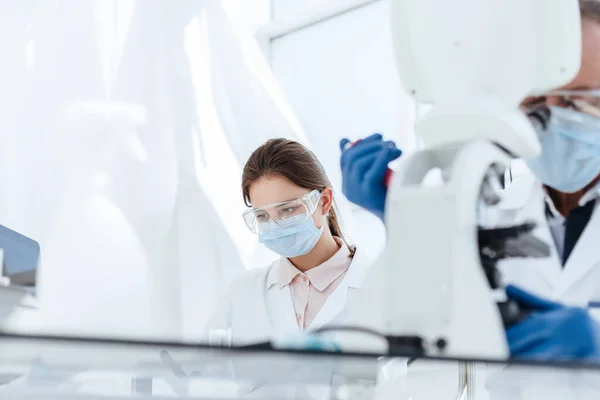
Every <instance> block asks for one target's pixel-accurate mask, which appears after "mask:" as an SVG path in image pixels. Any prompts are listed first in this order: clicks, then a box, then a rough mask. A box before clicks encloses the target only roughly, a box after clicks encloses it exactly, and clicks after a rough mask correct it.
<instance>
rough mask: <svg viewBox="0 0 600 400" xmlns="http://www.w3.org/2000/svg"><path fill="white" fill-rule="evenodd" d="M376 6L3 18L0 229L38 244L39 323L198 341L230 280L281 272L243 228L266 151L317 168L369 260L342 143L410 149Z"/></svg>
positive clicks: (92, 10)
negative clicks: (295, 156) (246, 170)
mask: <svg viewBox="0 0 600 400" xmlns="http://www.w3.org/2000/svg"><path fill="white" fill-rule="evenodd" d="M387 3H388V2H387V1H341V2H340V1H299V0H291V1H290V0H276V1H266V0H264V1H263V0H251V1H246V0H243V1H235V0H224V1H204V2H203V1H187V0H182V1H175V2H165V1H129V0H118V1H110V0H109V1H107V0H99V1H87V0H86V1H80V0H77V1H56V2H30V3H21V2H14V1H7V2H3V3H2V5H1V6H2V8H3V9H2V12H1V13H0V15H1V17H0V18H2V24H1V28H0V29H1V35H2V37H3V40H2V41H1V46H2V52H1V54H3V57H2V58H3V62H2V66H1V69H2V73H1V74H0V76H1V77H2V78H1V79H2V88H3V89H2V91H1V95H0V96H1V98H2V109H3V110H4V111H3V112H2V115H3V117H2V119H1V120H2V122H1V123H2V129H1V132H2V135H1V140H2V145H1V146H0V148H1V149H2V150H1V151H2V157H0V158H1V161H0V162H1V163H2V165H3V167H2V168H1V171H2V172H1V173H2V176H3V181H4V182H6V185H7V186H9V187H11V188H12V189H11V190H10V191H9V192H7V193H6V194H5V195H4V196H3V201H2V205H1V206H0V220H1V221H2V222H1V224H2V225H3V226H5V227H7V228H9V229H11V230H14V231H16V232H18V233H20V234H22V235H24V236H26V237H28V238H31V239H33V240H35V241H37V242H38V243H39V246H40V249H41V252H40V262H39V270H38V273H37V281H36V297H37V300H38V301H40V302H41V303H42V304H44V308H45V309H46V308H47V309H48V310H49V312H51V314H52V316H51V317H49V319H50V321H49V323H50V324H52V325H55V326H56V327H57V329H63V328H64V329H71V328H72V329H75V330H76V332H80V333H88V334H94V335H100V336H103V335H133V336H138V335H145V334H152V335H154V334H158V335H159V337H160V336H163V335H164V336H165V337H171V338H178V339H187V340H193V339H194V338H197V337H199V335H200V334H201V332H202V330H203V327H204V325H205V323H206V321H207V319H208V318H209V316H210V314H211V313H212V312H213V310H214V308H215V307H216V304H217V302H218V300H219V298H220V296H221V295H223V294H224V292H225V289H226V288H227V286H228V285H229V283H230V282H231V280H232V279H233V277H234V276H235V275H236V274H239V273H240V272H243V271H244V270H247V269H252V268H256V267H261V266H264V265H265V264H267V263H268V262H269V261H272V260H273V259H274V258H275V257H276V255H274V254H273V253H270V252H269V251H268V250H266V249H265V248H264V247H263V246H262V245H261V244H260V243H258V241H257V240H256V237H255V235H253V234H252V233H251V232H250V231H249V230H248V229H247V227H246V226H245V225H244V222H243V220H242V218H241V214H242V212H243V211H244V209H245V208H246V207H245V205H244V203H243V201H242V197H241V190H240V184H241V171H242V170H241V168H242V167H243V165H244V163H245V162H246V160H247V159H248V157H249V155H250V154H251V153H252V151H253V150H254V149H256V148H257V147H258V146H259V145H260V144H262V143H263V142H264V141H266V140H267V139H269V138H278V137H285V138H289V139H293V140H296V141H298V142H300V143H302V144H304V145H306V146H308V147H310V148H311V149H312V150H313V151H314V152H315V154H316V155H317V157H318V158H319V160H321V162H322V163H323V165H324V167H325V169H326V171H327V174H328V176H329V177H330V179H331V182H332V184H333V188H334V190H335V195H336V201H337V204H338V206H339V208H340V210H342V211H341V214H342V221H343V222H342V223H343V224H344V226H345V230H346V232H348V235H349V236H350V237H351V238H352V240H353V241H355V242H356V244H357V245H359V246H360V245H362V246H364V248H365V249H368V250H367V251H368V252H369V253H370V255H371V256H372V257H375V256H376V255H377V254H378V252H379V251H381V248H382V247H383V243H384V232H385V231H384V228H383V225H382V224H381V222H380V221H379V220H378V219H377V218H375V217H373V216H371V215H370V214H369V213H367V212H366V211H363V210H362V209H360V208H359V207H356V206H352V205H351V204H350V203H349V202H347V201H346V200H345V199H344V196H343V194H342V192H341V177H340V169H339V146H338V142H339V140H340V139H341V138H342V137H353V138H357V139H358V138H359V137H362V136H365V135H366V134H370V133H375V132H380V133H382V134H385V135H386V137H389V138H393V139H395V140H397V141H398V143H400V144H401V146H402V148H403V149H406V150H405V151H409V150H410V149H412V148H414V147H415V138H414V135H413V132H412V124H413V121H414V118H415V117H416V110H417V105H416V104H415V103H414V102H413V101H412V100H411V98H410V97H409V96H407V95H405V94H404V93H403V92H402V91H401V90H400V89H399V86H398V77H397V73H396V72H395V66H394V60H393V53H392V49H391V47H390V44H389V43H390V38H389V36H390V33H389V23H388V19H389V18H388V8H389V4H387ZM363 243H364V244H363ZM90 308H93V309H94V312H93V313H90ZM51 310H53V311H51ZM151 332H152V333H151Z"/></svg>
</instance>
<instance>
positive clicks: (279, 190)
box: [249, 176, 311, 208]
mask: <svg viewBox="0 0 600 400" xmlns="http://www.w3.org/2000/svg"><path fill="white" fill-rule="evenodd" d="M310 192H311V190H310V189H306V188H302V187H300V186H298V185H296V184H294V183H293V182H290V181H289V180H288V179H286V178H285V177H283V176H269V177H262V178H260V179H258V180H257V181H256V182H254V183H252V185H250V189H249V197H250V203H251V204H252V207H255V208H258V207H263V206H266V205H269V204H275V203H279V202H282V201H288V200H295V199H297V198H300V197H302V196H304V195H305V194H307V193H310Z"/></svg>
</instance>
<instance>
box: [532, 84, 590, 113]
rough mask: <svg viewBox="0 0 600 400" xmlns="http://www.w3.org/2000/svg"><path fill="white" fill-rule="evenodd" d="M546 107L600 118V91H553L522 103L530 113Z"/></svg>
mask: <svg viewBox="0 0 600 400" xmlns="http://www.w3.org/2000/svg"><path fill="white" fill-rule="evenodd" d="M544 105H555V106H559V107H563V108H568V109H572V110H575V111H579V112H582V113H584V114H588V115H591V116H592V117H596V118H600V89H590V90H553V91H551V92H547V93H544V94H541V95H539V96H534V97H528V98H527V99H525V101H523V103H521V108H522V109H523V111H525V112H528V111H531V110H533V109H535V108H537V107H540V106H544Z"/></svg>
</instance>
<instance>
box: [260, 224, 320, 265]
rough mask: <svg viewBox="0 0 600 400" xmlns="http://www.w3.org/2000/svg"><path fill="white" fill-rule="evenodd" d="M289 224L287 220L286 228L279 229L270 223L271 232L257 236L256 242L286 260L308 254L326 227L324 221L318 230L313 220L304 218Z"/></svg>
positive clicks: (279, 227)
mask: <svg viewBox="0 0 600 400" xmlns="http://www.w3.org/2000/svg"><path fill="white" fill-rule="evenodd" d="M290 219H291V218H290ZM289 222H290V221H289V220H288V225H287V226H285V227H281V226H278V225H277V224H276V223H275V222H273V221H271V231H270V232H269V233H259V235H258V240H259V241H260V242H261V243H262V244H264V245H265V246H266V247H267V248H268V249H270V250H272V251H274V252H275V253H277V254H279V255H280V256H283V257H287V258H294V257H299V256H303V255H305V254H308V253H309V252H310V251H311V250H312V249H313V248H314V247H315V246H316V244H317V242H318V241H319V238H320V237H321V234H322V233H323V227H324V226H325V225H327V224H326V223H325V220H324V221H323V225H321V229H319V228H317V227H316V226H315V223H314V222H313V219H312V218H310V217H309V218H306V216H299V217H298V222H297V223H293V224H289Z"/></svg>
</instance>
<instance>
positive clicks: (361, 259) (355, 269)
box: [308, 251, 371, 331]
mask: <svg viewBox="0 0 600 400" xmlns="http://www.w3.org/2000/svg"><path fill="white" fill-rule="evenodd" d="M370 264H371V262H370V261H369V259H368V258H366V257H365V256H364V255H363V253H362V252H359V251H357V252H356V254H355V255H354V259H353V260H352V263H351V264H350V267H349V268H348V272H347V273H346V276H345V277H344V278H343V280H342V282H341V283H340V285H339V286H338V287H337V288H336V289H335V290H334V291H333V293H332V294H331V295H330V296H329V298H328V299H327V301H326V302H325V304H323V307H322V308H321V310H320V311H319V312H318V313H317V316H316V317H315V319H314V320H313V322H312V323H311V324H310V326H309V327H308V330H311V331H312V330H316V329H319V328H322V327H323V326H325V325H327V324H328V323H330V322H332V321H333V320H334V319H336V318H337V317H339V318H340V319H342V320H340V321H339V323H340V324H341V323H343V319H345V317H346V315H345V312H346V305H347V303H348V301H349V298H350V297H351V296H353V295H354V294H355V292H356V291H357V290H358V289H359V288H360V286H361V284H362V282H363V280H364V278H365V275H366V273H367V271H368V268H369V267H370Z"/></svg>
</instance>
